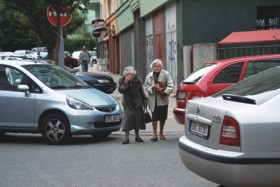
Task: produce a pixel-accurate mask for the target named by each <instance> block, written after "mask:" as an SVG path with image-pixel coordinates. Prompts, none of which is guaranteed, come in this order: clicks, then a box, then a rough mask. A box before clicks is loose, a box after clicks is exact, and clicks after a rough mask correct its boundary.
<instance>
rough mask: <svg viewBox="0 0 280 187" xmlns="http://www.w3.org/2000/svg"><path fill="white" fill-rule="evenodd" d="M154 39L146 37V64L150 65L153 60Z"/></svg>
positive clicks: (151, 36)
mask: <svg viewBox="0 0 280 187" xmlns="http://www.w3.org/2000/svg"><path fill="white" fill-rule="evenodd" d="M153 46H154V37H153V35H150V36H146V50H147V53H146V54H147V62H148V64H150V63H151V62H152V61H153V60H154V47H153Z"/></svg>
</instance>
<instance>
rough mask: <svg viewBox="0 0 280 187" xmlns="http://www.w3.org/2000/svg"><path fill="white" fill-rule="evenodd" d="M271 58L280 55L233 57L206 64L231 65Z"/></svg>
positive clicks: (279, 56) (279, 55)
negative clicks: (232, 63)
mask: <svg viewBox="0 0 280 187" xmlns="http://www.w3.org/2000/svg"><path fill="white" fill-rule="evenodd" d="M270 58H280V54H267V55H253V56H243V57H233V58H227V59H221V60H215V61H212V62H208V63H206V64H220V63H229V62H236V61H247V60H259V59H270Z"/></svg>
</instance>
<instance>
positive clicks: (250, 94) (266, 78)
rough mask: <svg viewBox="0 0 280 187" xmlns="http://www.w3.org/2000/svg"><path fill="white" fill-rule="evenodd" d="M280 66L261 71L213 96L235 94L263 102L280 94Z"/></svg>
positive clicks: (257, 102) (258, 102)
mask: <svg viewBox="0 0 280 187" xmlns="http://www.w3.org/2000/svg"><path fill="white" fill-rule="evenodd" d="M279 74H280V68H273V69H270V70H267V71H264V72H263V73H259V74H256V75H253V76H251V77H249V78H248V79H245V80H244V81H241V82H239V83H237V84H235V85H233V86H231V87H229V88H226V89H224V90H222V91H220V92H218V93H217V94H215V95H214V96H213V97H220V96H222V95H234V96H241V97H246V98H250V99H252V100H254V101H255V102H256V104H261V103H264V102H266V101H268V100H269V99H271V98H273V97H274V96H276V95H279V94H280V76H279Z"/></svg>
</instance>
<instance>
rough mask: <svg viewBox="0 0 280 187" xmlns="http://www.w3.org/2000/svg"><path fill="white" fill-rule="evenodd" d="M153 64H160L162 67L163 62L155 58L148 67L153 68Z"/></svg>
mask: <svg viewBox="0 0 280 187" xmlns="http://www.w3.org/2000/svg"><path fill="white" fill-rule="evenodd" d="M154 65H160V68H161V69H163V63H162V61H161V60H160V59H155V60H153V62H152V63H151V65H150V68H151V69H153V67H154Z"/></svg>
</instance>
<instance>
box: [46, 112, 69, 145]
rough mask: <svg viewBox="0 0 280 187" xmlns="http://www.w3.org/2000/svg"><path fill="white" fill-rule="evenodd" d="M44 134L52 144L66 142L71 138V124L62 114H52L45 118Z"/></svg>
mask: <svg viewBox="0 0 280 187" xmlns="http://www.w3.org/2000/svg"><path fill="white" fill-rule="evenodd" d="M42 136H43V139H44V141H45V142H46V143H48V144H51V145H59V144H65V143H67V142H68V141H69V139H70V138H71V133H70V125H69V122H68V120H67V119H66V117H65V116H64V115H62V114H50V115H48V116H47V117H45V119H44V120H43V123H42Z"/></svg>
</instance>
